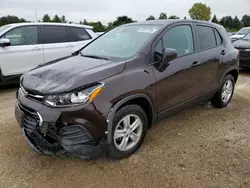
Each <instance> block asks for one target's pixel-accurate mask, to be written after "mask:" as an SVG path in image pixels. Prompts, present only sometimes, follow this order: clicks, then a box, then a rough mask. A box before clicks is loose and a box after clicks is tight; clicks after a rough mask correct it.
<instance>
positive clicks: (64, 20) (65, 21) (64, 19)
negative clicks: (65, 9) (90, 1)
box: [61, 15, 67, 23]
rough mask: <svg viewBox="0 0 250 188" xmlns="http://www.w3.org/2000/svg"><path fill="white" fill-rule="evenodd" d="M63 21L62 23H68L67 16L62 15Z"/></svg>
mask: <svg viewBox="0 0 250 188" xmlns="http://www.w3.org/2000/svg"><path fill="white" fill-rule="evenodd" d="M61 22H62V23H67V20H66V18H65V16H64V15H63V16H62V17H61Z"/></svg>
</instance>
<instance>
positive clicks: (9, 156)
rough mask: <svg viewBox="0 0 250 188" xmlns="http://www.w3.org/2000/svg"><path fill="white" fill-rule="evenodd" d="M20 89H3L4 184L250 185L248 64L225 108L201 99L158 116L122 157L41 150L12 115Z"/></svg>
mask: <svg viewBox="0 0 250 188" xmlns="http://www.w3.org/2000/svg"><path fill="white" fill-rule="evenodd" d="M15 90H16V88H15V87H10V88H7V89H6V88H5V89H3V88H2V89H1V90H0V101H1V102H0V104H1V105H0V161H1V162H0V187H3V188H12V187H18V188H26V187H30V188H34V187H39V188H40V187H51V188H54V187H56V188H59V187H60V188H63V187H67V188H68V187H74V188H78V187H79V188H83V187H84V188H88V187H93V188H94V187H122V188H125V187H147V188H149V187H150V188H151V187H171V188H174V187H178V188H179V187H185V188H186V187H192V188H194V187H195V188H197V187H219V188H223V187H225V188H228V187H233V188H240V187H250V158H249V156H250V115H249V114H250V108H249V106H250V71H244V70H243V71H242V72H241V75H240V78H239V81H238V83H237V86H236V92H235V95H234V97H233V100H232V103H231V104H230V105H229V106H228V107H227V108H225V109H215V108H212V107H211V106H210V105H209V104H203V105H199V106H197V107H194V108H192V109H187V110H185V111H183V112H180V113H179V114H176V115H174V116H172V117H170V118H168V119H166V120H164V121H161V122H159V123H158V124H156V125H154V126H153V128H152V129H151V130H150V131H149V132H148V135H147V137H146V140H145V143H144V144H143V146H142V148H141V149H140V150H139V152H137V153H136V154H135V155H133V156H131V157H130V158H127V159H123V160H111V159H108V158H106V157H103V158H101V159H98V160H95V161H83V160H78V159H74V158H51V157H45V156H39V155H37V154H36V153H34V152H33V151H32V150H31V149H30V148H29V146H28V145H27V143H26V142H25V140H24V138H23V137H22V136H21V133H20V129H19V127H18V125H17V123H16V121H15V119H14V103H15Z"/></svg>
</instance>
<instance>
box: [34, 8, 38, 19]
mask: <svg viewBox="0 0 250 188" xmlns="http://www.w3.org/2000/svg"><path fill="white" fill-rule="evenodd" d="M35 15H36V22H38V20H37V11H36V8H35Z"/></svg>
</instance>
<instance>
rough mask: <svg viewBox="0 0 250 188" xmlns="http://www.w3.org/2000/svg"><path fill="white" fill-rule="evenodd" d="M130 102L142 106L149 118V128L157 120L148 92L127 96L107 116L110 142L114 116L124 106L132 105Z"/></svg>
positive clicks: (109, 141)
mask: <svg viewBox="0 0 250 188" xmlns="http://www.w3.org/2000/svg"><path fill="white" fill-rule="evenodd" d="M130 104H136V105H138V106H140V107H141V108H142V109H143V110H144V111H145V113H146V115H147V118H148V126H149V128H150V127H151V126H152V123H153V122H154V120H155V109H154V106H153V102H152V100H151V99H150V97H149V96H148V95H146V94H143V93H140V94H134V95H131V96H128V97H125V98H123V99H121V100H120V101H118V102H117V103H116V104H115V105H114V106H113V107H112V108H111V109H110V111H109V113H108V116H107V122H108V132H107V141H108V143H111V141H112V129H113V126H114V125H113V121H112V120H113V117H114V115H115V113H116V112H117V111H118V110H120V109H121V108H122V107H124V106H127V105H130Z"/></svg>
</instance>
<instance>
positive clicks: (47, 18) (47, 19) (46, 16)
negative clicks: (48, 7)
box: [42, 14, 51, 22]
mask: <svg viewBox="0 0 250 188" xmlns="http://www.w3.org/2000/svg"><path fill="white" fill-rule="evenodd" d="M42 22H51V19H50V16H49V15H48V14H45V15H44V16H43V19H42Z"/></svg>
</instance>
